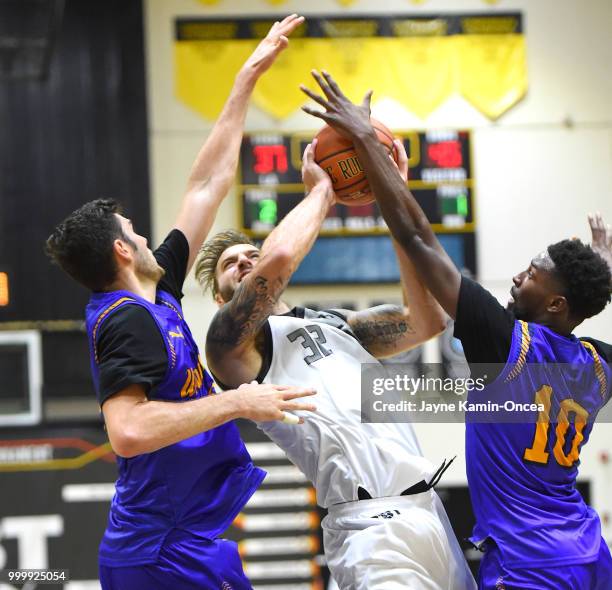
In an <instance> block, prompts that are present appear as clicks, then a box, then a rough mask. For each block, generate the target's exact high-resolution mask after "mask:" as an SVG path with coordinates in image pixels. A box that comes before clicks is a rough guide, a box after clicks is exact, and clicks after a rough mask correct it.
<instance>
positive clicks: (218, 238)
mask: <svg viewBox="0 0 612 590" xmlns="http://www.w3.org/2000/svg"><path fill="white" fill-rule="evenodd" d="M239 244H250V245H251V246H254V245H255V244H254V243H253V240H251V238H249V236H247V235H245V234H243V233H242V232H239V231H236V230H235V229H226V230H225V231H222V232H219V233H218V234H216V235H215V236H213V237H212V238H211V239H210V240H208V241H207V242H205V243H204V245H203V246H202V247H201V248H200V253H199V254H198V259H197V261H196V266H195V278H196V280H197V281H198V283H199V284H200V286H201V287H202V288H203V290H204V292H206V291H208V290H209V289H210V291H211V292H212V294H213V297H214V296H215V295H216V294H217V292H218V290H219V285H218V283H217V278H216V276H215V273H216V270H217V263H218V262H219V258H221V254H223V252H225V251H226V250H227V249H228V248H231V247H232V246H237V245H239Z"/></svg>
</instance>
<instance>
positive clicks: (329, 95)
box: [300, 70, 372, 138]
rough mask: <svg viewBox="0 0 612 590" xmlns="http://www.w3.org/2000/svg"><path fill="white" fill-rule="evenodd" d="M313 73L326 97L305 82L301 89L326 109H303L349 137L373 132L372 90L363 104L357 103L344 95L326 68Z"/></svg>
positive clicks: (306, 107) (305, 107) (304, 107)
mask: <svg viewBox="0 0 612 590" xmlns="http://www.w3.org/2000/svg"><path fill="white" fill-rule="evenodd" d="M311 73H312V77H313V78H314V79H315V80H316V81H317V84H318V85H319V87H320V88H321V90H322V91H323V94H324V95H325V98H323V97H322V96H321V95H320V94H317V93H316V92H313V91H312V90H310V89H308V88H306V86H304V85H303V84H302V85H301V86H300V90H301V91H302V92H303V93H304V94H306V96H309V97H310V98H312V100H314V101H315V102H316V103H318V104H320V105H321V106H322V107H323V108H324V109H325V111H317V110H316V109H311V108H310V107H308V106H303V107H302V110H303V111H304V112H305V113H308V114H309V115H312V116H313V117H318V118H319V119H323V121H325V122H326V123H327V124H328V125H330V126H331V127H333V128H334V129H335V130H336V131H338V133H340V134H342V135H344V136H345V137H348V138H353V137H355V136H356V135H359V134H360V133H370V132H372V124H371V123H370V100H371V98H372V91H371V90H370V91H369V92H367V93H366V95H365V97H364V99H363V102H362V103H361V105H356V104H353V103H352V102H351V101H350V100H349V99H348V98H347V97H346V96H344V93H343V92H342V90H340V87H339V86H338V84H337V82H336V81H335V80H334V79H333V78H332V77H331V76H330V75H329V74H328V73H327V72H326V71H325V70H323V71H322V72H321V74H319V72H317V71H316V70H312V72H311Z"/></svg>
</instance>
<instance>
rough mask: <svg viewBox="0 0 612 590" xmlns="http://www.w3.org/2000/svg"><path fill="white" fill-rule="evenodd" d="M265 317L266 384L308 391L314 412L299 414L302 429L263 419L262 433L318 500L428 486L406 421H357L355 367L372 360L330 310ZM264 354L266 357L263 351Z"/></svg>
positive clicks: (425, 465) (325, 502)
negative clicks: (360, 491) (311, 390)
mask: <svg viewBox="0 0 612 590" xmlns="http://www.w3.org/2000/svg"><path fill="white" fill-rule="evenodd" d="M291 314H295V315H297V316H300V317H294V316H293V315H282V316H270V318H268V324H269V328H270V334H268V344H267V346H268V347H271V349H272V350H271V360H270V366H269V369H268V371H267V373H266V375H265V378H264V379H263V382H264V383H276V384H282V385H297V386H302V387H304V386H308V387H313V388H315V389H316V391H317V394H316V395H315V396H313V397H312V398H309V399H308V401H312V402H313V403H314V404H315V405H316V406H317V411H316V412H302V413H300V412H297V414H298V415H301V416H302V417H303V418H304V424H300V425H291V424H284V423H282V422H265V423H263V424H261V425H260V427H261V428H262V430H263V431H264V432H265V433H266V434H267V435H268V436H269V437H270V438H271V439H272V440H273V441H274V442H275V443H276V444H277V445H279V446H280V447H281V448H282V449H283V450H284V451H285V452H286V453H287V456H288V457H289V459H290V460H291V461H292V462H293V463H294V464H295V465H296V466H297V467H298V468H299V469H300V470H301V471H302V472H303V473H304V474H305V475H306V477H308V479H310V481H311V482H312V483H313V485H314V486H315V488H316V491H317V501H318V503H319V504H320V505H321V506H323V507H324V508H327V507H328V506H331V505H333V504H339V503H342V502H352V501H355V500H357V499H358V495H357V489H358V488H359V487H362V488H364V489H365V490H366V491H367V492H368V493H369V494H370V495H371V496H372V497H374V498H381V497H385V496H398V495H400V494H401V493H402V492H403V491H404V490H406V489H407V488H409V487H410V486H412V485H414V484H416V483H418V482H420V481H422V480H425V481H426V482H429V481H430V480H431V478H432V476H433V473H434V471H435V469H434V466H433V465H432V464H431V463H430V462H429V461H428V460H426V459H425V458H424V457H423V456H422V453H421V449H420V448H419V444H418V442H417V439H416V436H415V434H414V430H413V428H412V425H411V424H396V423H384V424H379V423H376V424H374V423H362V422H361V365H362V364H363V363H378V361H377V360H376V359H375V358H374V357H373V356H372V355H371V354H370V353H369V352H367V351H366V350H365V349H364V348H363V347H362V346H361V344H360V343H359V341H358V340H357V339H356V338H355V337H354V336H353V335H352V334H351V332H350V328H349V327H348V324H347V323H346V322H345V321H344V320H343V319H342V318H341V316H340V315H336V314H334V313H332V312H315V311H312V310H308V309H302V308H295V309H294V310H292V312H291ZM268 352H270V351H269V350H268Z"/></svg>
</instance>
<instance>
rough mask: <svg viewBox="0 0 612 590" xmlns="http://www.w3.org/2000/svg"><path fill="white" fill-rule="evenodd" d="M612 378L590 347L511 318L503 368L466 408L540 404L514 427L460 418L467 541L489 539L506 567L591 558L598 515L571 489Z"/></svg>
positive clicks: (512, 421) (475, 416)
mask: <svg viewBox="0 0 612 590" xmlns="http://www.w3.org/2000/svg"><path fill="white" fill-rule="evenodd" d="M611 380H612V375H611V370H610V367H609V366H608V365H607V363H606V362H605V361H604V360H603V359H601V358H600V356H599V355H598V354H597V351H596V350H595V348H594V347H593V346H592V345H591V344H589V343H588V342H581V341H580V340H578V339H577V338H575V337H574V336H569V337H565V336H561V335H560V334H557V333H555V332H553V331H552V330H549V329H548V328H546V327H544V326H541V325H538V324H531V323H530V324H528V323H526V322H522V321H518V320H517V321H516V322H515V325H514V331H513V335H512V345H511V348H510V355H509V358H508V362H507V364H506V366H505V368H504V370H503V371H502V373H501V374H500V375H499V377H498V378H497V379H496V380H495V382H494V383H492V384H491V385H490V386H488V387H486V388H485V389H484V390H482V391H477V390H473V391H471V392H470V394H469V397H468V403H470V404H471V403H477V404H483V407H484V405H485V404H487V403H489V402H491V403H497V404H499V405H504V404H505V403H506V402H514V403H517V404H519V403H520V404H535V405H534V406H533V407H534V408H535V407H536V406H537V409H535V410H529V411H527V412H524V413H522V414H521V418H520V419H519V420H517V418H516V415H517V414H516V413H514V417H510V412H509V413H508V414H507V416H506V419H504V418H503V417H500V416H499V415H498V417H497V419H496V420H494V421H493V420H492V417H491V416H492V415H491V413H489V414H488V415H486V416H485V414H484V413H480V414H479V413H468V414H467V415H466V458H467V475H468V483H469V488H470V494H471V498H472V505H473V507H474V513H475V515H476V526H475V528H474V532H473V537H472V540H473V541H474V542H475V543H479V542H481V541H483V540H485V539H487V538H491V539H493V540H494V541H495V542H496V543H497V545H498V547H499V550H500V552H501V555H502V558H503V560H504V562H505V563H506V565H507V566H508V567H515V566H520V567H526V566H529V565H533V566H536V565H537V567H548V566H555V565H571V564H581V563H590V562H592V561H594V560H596V559H597V557H598V555H599V548H600V543H601V531H600V522H599V517H598V516H597V513H596V512H595V511H594V510H593V509H592V508H590V507H589V506H587V505H586V503H585V502H584V500H583V499H582V497H581V495H580V494H579V492H578V491H577V489H576V477H577V475H578V465H579V463H580V461H579V453H580V449H581V448H582V445H584V444H585V443H586V442H587V441H588V438H589V435H590V433H591V430H592V427H593V422H594V420H595V417H596V416H597V413H598V412H599V410H600V409H601V408H602V407H603V406H604V405H605V403H606V402H607V401H608V400H609V398H610V384H611ZM513 407H514V405H513V404H512V403H509V404H508V408H510V409H512V408H513ZM564 416H567V418H566V419H563V417H564Z"/></svg>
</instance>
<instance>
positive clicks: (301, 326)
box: [196, 145, 475, 590]
mask: <svg viewBox="0 0 612 590" xmlns="http://www.w3.org/2000/svg"><path fill="white" fill-rule="evenodd" d="M313 152H314V149H313V146H312V145H311V146H308V147H307V149H306V151H305V154H304V162H303V168H302V178H303V181H304V185H305V188H306V191H307V194H306V196H305V198H304V199H303V201H302V202H301V203H300V204H299V205H298V206H297V207H295V208H294V209H293V210H292V211H290V212H289V213H288V215H287V216H286V217H284V218H283V220H282V221H281V222H280V224H279V225H278V226H277V227H276V228H275V229H274V230H273V231H272V232H271V233H270V235H269V236H268V237H267V238H266V240H265V241H264V243H263V245H262V247H261V250H260V249H259V248H257V247H256V246H255V245H253V243H252V242H251V241H250V240H249V238H248V237H246V236H244V235H242V234H240V233H238V232H235V231H232V230H230V231H226V232H222V233H220V234H218V235H217V236H215V237H213V238H212V239H211V240H210V241H209V242H207V243H206V244H205V245H204V247H203V250H202V253H201V255H200V257H199V259H198V261H197V263H196V278H197V279H198V281H199V282H200V284H202V285H203V286H204V287H210V288H211V290H212V293H213V296H214V299H215V301H216V302H217V304H218V306H219V310H218V312H217V313H216V315H215V317H214V318H213V320H212V323H211V325H210V329H209V331H208V335H207V340H206V354H207V360H208V364H209V366H210V368H211V372H212V373H213V375H214V376H215V380H216V381H217V382H218V383H219V384H220V385H222V386H223V387H226V388H231V387H235V386H236V385H238V384H239V383H243V382H245V381H252V380H254V381H257V382H259V383H271V382H276V381H279V380H280V381H281V382H283V383H288V384H293V385H303V386H309V387H312V388H314V389H316V391H317V394H316V396H315V397H313V402H314V403H315V404H316V406H317V411H316V412H315V413H313V414H309V415H308V417H307V419H306V420H305V422H304V424H303V425H302V426H300V427H297V426H295V425H290V424H281V423H273V422H265V421H264V422H263V423H262V424H261V428H262V429H263V431H264V432H265V433H266V434H267V435H268V436H269V437H270V438H271V439H272V440H273V441H274V442H275V443H277V444H278V445H279V446H280V447H281V448H282V449H283V450H284V451H285V452H286V453H287V456H288V458H289V459H290V460H291V461H292V462H293V463H294V464H295V465H296V466H297V467H298V468H299V469H300V470H301V471H302V472H303V473H304V474H305V475H306V477H307V478H308V479H309V480H310V481H311V482H312V484H313V485H314V486H315V488H316V492H317V501H318V503H319V504H320V505H321V506H322V507H324V508H327V510H328V516H327V517H326V518H325V519H324V521H323V523H322V527H323V532H324V547H325V555H326V557H327V563H328V566H329V568H330V571H331V573H332V575H333V577H334V579H335V581H336V582H337V583H338V585H339V586H340V588H341V589H343V590H348V589H351V590H358V589H363V590H366V589H367V590H394V589H398V590H399V589H400V588H401V589H403V588H411V589H413V590H468V589H472V588H474V587H475V583H474V580H473V578H472V576H471V574H470V572H469V570H468V568H467V564H466V562H465V559H464V556H463V554H462V552H461V549H460V548H459V545H458V543H457V541H456V539H455V537H454V534H453V531H452V528H451V526H450V523H449V522H448V518H447V516H446V513H445V511H444V508H443V507H442V505H441V502H440V500H439V498H438V497H437V495H436V493H435V492H434V490H433V486H434V485H435V484H436V483H437V481H438V480H439V478H440V477H441V474H442V473H443V471H444V469H445V468H446V466H447V465H446V463H443V464H442V466H441V467H440V468H438V469H436V468H435V467H434V466H433V465H432V464H431V463H430V462H429V461H428V460H427V459H425V458H424V457H423V456H422V454H421V450H420V448H419V445H418V442H417V440H416V437H415V434H414V431H413V429H412V426H411V425H410V424H396V423H387V424H381V423H362V422H361V418H362V414H361V368H362V364H364V363H372V364H377V363H378V361H377V358H380V357H385V356H392V355H395V354H398V353H399V352H401V351H405V350H408V349H410V348H413V347H415V346H418V345H419V344H421V343H422V342H424V341H426V340H428V339H430V338H432V337H433V336H435V335H437V334H439V333H440V332H441V331H443V330H444V328H445V325H446V316H445V315H444V313H443V312H442V310H441V309H440V308H439V307H438V306H437V305H436V303H435V301H434V300H433V299H432V297H431V295H430V294H429V293H428V292H427V291H426V290H425V289H424V288H423V287H422V286H421V285H420V284H419V282H418V281H417V280H415V275H414V270H413V268H412V266H411V264H410V262H409V260H408V259H407V257H406V256H404V255H403V254H402V253H401V251H400V252H399V253H398V256H399V262H400V271H401V279H402V287H403V293H404V298H405V299H404V301H405V305H381V306H379V307H373V308H370V309H366V310H364V311H359V312H353V311H347V310H337V309H336V310H327V311H314V310H310V309H304V308H300V307H294V308H293V309H290V308H289V306H288V305H287V304H286V303H285V302H283V301H282V299H281V297H282V294H283V291H284V290H285V287H286V286H287V283H288V282H289V279H290V277H291V275H292V274H293V272H294V271H295V269H296V268H297V267H298V265H299V264H300V262H301V261H302V259H303V258H304V256H305V255H306V254H307V253H308V251H309V250H310V248H311V247H312V245H313V243H314V241H315V239H316V237H317V235H318V233H319V230H320V228H321V225H322V223H323V220H324V219H325V217H326V214H327V212H328V210H329V208H330V207H331V206H332V205H333V204H334V202H335V195H334V193H333V190H332V187H331V181H330V178H329V176H328V175H327V174H326V173H325V172H324V171H323V170H322V169H321V168H320V167H319V166H318V165H317V164H315V162H314V156H313ZM399 167H400V171H401V172H402V174H404V175H405V174H406V172H407V156H406V153H405V151H402V152H401V154H400V163H399ZM395 175H396V176H397V177H398V179H399V180H400V181H401V179H400V175H399V174H398V171H397V168H396V169H395ZM298 415H299V413H298Z"/></svg>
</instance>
